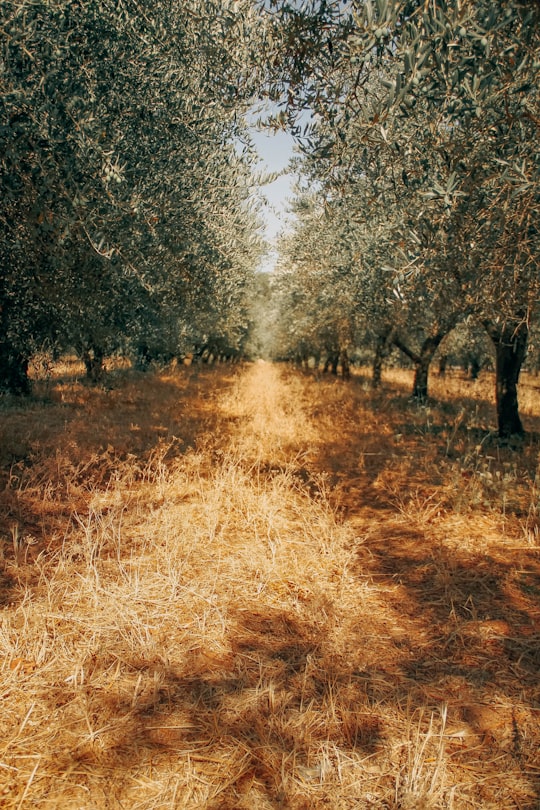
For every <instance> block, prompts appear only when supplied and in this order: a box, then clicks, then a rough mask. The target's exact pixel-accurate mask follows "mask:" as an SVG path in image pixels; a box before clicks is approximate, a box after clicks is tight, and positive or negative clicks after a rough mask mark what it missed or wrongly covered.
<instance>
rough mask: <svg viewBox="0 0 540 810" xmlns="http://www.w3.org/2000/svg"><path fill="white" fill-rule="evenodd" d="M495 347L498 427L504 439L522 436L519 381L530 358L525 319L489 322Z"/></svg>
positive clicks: (527, 329) (487, 326) (487, 325)
mask: <svg viewBox="0 0 540 810" xmlns="http://www.w3.org/2000/svg"><path fill="white" fill-rule="evenodd" d="M485 326H486V329H487V332H488V335H489V336H490V338H491V340H492V341H493V345H494V346H495V358H496V360H495V399H496V403H497V426H498V431H499V436H500V437H501V438H502V439H505V438H509V437H510V436H523V434H524V432H525V431H524V429H523V424H522V422H521V419H520V416H519V404H518V381H519V375H520V372H521V366H522V365H523V361H524V360H525V357H526V355H527V341H528V338H529V328H528V325H527V322H526V320H525V319H523V320H522V321H520V322H519V323H518V324H517V326H516V324H515V323H510V324H508V323H501V324H499V323H486V324H485Z"/></svg>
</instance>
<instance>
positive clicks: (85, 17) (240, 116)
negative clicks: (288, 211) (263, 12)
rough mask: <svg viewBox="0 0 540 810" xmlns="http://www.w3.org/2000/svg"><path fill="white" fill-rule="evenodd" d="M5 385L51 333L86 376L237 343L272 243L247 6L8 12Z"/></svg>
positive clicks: (14, 382)
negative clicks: (122, 361) (253, 135)
mask: <svg viewBox="0 0 540 810" xmlns="http://www.w3.org/2000/svg"><path fill="white" fill-rule="evenodd" d="M0 21H1V31H2V37H1V46H0V47H1V52H0V88H1V100H0V105H1V106H0V173H1V193H0V387H1V388H3V389H4V390H6V389H7V390H9V391H12V392H16V393H24V392H26V391H27V390H28V380H27V374H26V371H27V365H28V359H29V357H30V356H31V354H32V353H33V352H34V351H35V350H36V349H37V348H40V347H41V346H42V345H43V344H45V343H46V344H48V345H51V346H54V347H56V348H57V349H59V350H61V349H64V348H67V347H70V348H74V349H76V350H77V351H78V352H79V354H80V355H81V357H84V358H85V360H86V362H87V367H88V370H89V373H91V374H93V375H97V374H99V370H100V366H101V362H102V359H103V357H104V355H106V354H107V353H109V352H111V351H113V350H115V349H118V348H123V349H125V350H126V349H127V350H130V351H132V352H135V353H137V352H138V353H139V354H140V356H141V357H142V358H148V357H149V356H153V355H155V354H156V353H158V352H182V351H189V350H193V348H194V347H195V348H196V347H201V346H202V345H203V344H205V343H208V342H209V341H210V342H215V343H219V344H220V345H226V346H228V347H230V349H231V350H235V349H236V350H238V349H239V348H240V347H241V344H242V341H243V340H244V339H245V336H246V333H247V329H248V325H249V298H250V296H251V289H252V285H253V278H254V271H255V268H256V266H257V264H258V262H259V259H260V255H261V251H262V249H263V244H262V240H261V236H260V221H259V215H258V212H257V206H256V203H254V194H253V192H254V186H255V179H254V175H253V171H252V155H251V152H250V149H249V139H248V138H247V135H246V127H245V124H244V115H245V113H246V112H247V111H248V110H249V108H250V106H251V104H252V100H253V97H254V95H255V94H256V93H257V92H258V82H259V80H260V76H259V73H258V71H257V69H256V61H257V59H258V58H259V48H258V45H257V42H258V39H259V27H260V14H259V12H258V11H257V10H256V8H255V7H254V6H253V3H252V2H251V0H220V2H216V1H215V0H185V2H182V3H178V2H171V0H156V1H155V2H152V3H151V4H143V5H141V4H140V3H138V2H136V0H124V1H123V2H119V1H118V0H102V1H101V0H100V2H97V0H90V2H87V0H32V2H29V0H12V2H7V3H2V4H1V7H0Z"/></svg>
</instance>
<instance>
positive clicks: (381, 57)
mask: <svg viewBox="0 0 540 810" xmlns="http://www.w3.org/2000/svg"><path fill="white" fill-rule="evenodd" d="M271 7H272V11H271V17H272V19H273V23H274V31H275V36H276V37H277V36H278V32H281V36H282V40H281V53H282V58H281V61H280V64H279V68H280V71H281V74H280V73H279V72H276V73H275V74H274V84H273V93H274V97H275V98H276V99H279V98H281V101H282V106H283V115H282V120H285V119H287V118H288V119H289V120H291V121H292V123H293V125H294V124H295V122H296V124H297V131H298V135H299V137H300V138H301V139H303V144H304V152H305V159H304V163H303V170H304V172H305V173H306V176H307V177H308V185H309V189H310V194H313V190H314V189H315V192H314V193H315V195H316V198H317V199H318V206H319V209H320V210H321V212H322V211H324V212H325V213H324V214H322V213H321V217H322V218H324V219H325V220H326V223H327V224H326V225H321V223H320V222H318V223H317V224H315V223H314V221H313V217H312V214H311V211H312V208H313V205H312V204H311V205H310V206H308V207H305V208H304V212H305V213H304V214H303V213H302V211H301V210H299V218H298V224H297V226H296V229H295V232H294V234H293V236H292V237H288V238H287V240H286V241H285V243H284V253H283V266H284V267H285V268H286V270H285V277H286V284H287V285H288V286H289V287H290V288H291V292H289V298H294V296H295V293H294V290H295V289H299V290H302V291H303V292H302V294H303V295H304V297H309V299H310V302H311V304H310V307H309V309H310V311H311V312H312V316H313V317H312V321H311V325H308V324H304V327H303V330H304V333H309V331H310V329H311V330H312V331H313V330H314V331H315V332H316V333H317V338H316V339H317V340H318V342H319V343H324V341H325V339H326V338H325V335H324V334H323V333H320V334H319V332H318V325H320V324H324V327H323V332H324V333H325V331H326V327H327V323H328V321H329V320H331V321H335V320H336V319H338V320H339V319H340V317H341V319H343V318H345V319H347V320H348V321H351V319H352V320H354V321H355V322H356V324H357V326H356V328H357V330H359V331H357V333H356V334H357V339H360V338H362V339H364V338H365V336H366V334H367V335H369V334H371V335H372V339H373V341H374V343H375V342H376V343H377V346H378V349H379V351H378V352H377V357H376V365H377V363H379V364H380V360H381V356H384V353H385V352H388V349H389V347H390V346H391V345H392V344H394V345H397V346H399V347H400V348H401V349H402V350H403V351H404V352H405V353H406V354H407V356H408V357H409V358H410V359H412V360H413V362H414V364H415V366H416V369H417V377H416V381H415V391H414V393H415V394H416V395H417V396H420V397H425V396H426V394H427V371H428V367H429V363H430V361H431V358H432V357H433V355H434V353H435V351H436V349H437V347H438V346H439V344H440V343H441V341H442V340H443V338H444V336H445V335H446V334H447V333H448V332H449V331H451V330H452V328H453V327H454V326H455V325H456V324H457V323H458V322H459V321H461V320H464V319H470V318H474V319H476V321H477V322H478V323H480V324H482V325H483V326H484V327H485V328H486V329H487V331H488V333H489V335H490V337H491V339H492V341H493V343H494V347H495V351H496V355H497V403H498V415H499V430H500V432H501V434H511V433H520V432H521V431H522V426H521V422H520V419H519V415H518V408H517V389H516V386H517V380H518V376H519V370H520V367H521V364H522V362H523V359H524V357H525V353H526V346H527V335H528V329H529V324H530V320H531V318H532V316H533V313H534V311H535V307H536V306H537V303H538V294H539V272H538V244H539V240H538V233H539V229H540V222H539V213H540V197H539V192H538V189H539V175H540V159H539V154H540V153H539V150H538V125H539V121H540V103H539V93H540V90H539V88H540V85H539V82H538V75H539V68H540V26H539V22H540V19H539V15H540V7H539V6H538V4H536V3H531V2H519V0H515V1H514V2H511V3H507V2H504V3H503V2H495V3H492V2H489V3H488V2H472V0H469V1H468V2H457V1H456V2H430V3H424V2H399V0H377V2H371V0H363V2H359V0H354V2H349V3H342V2H337V0H336V2H331V1H330V2H324V3H304V4H302V7H301V8H300V7H299V6H298V7H295V6H292V5H291V4H289V3H282V2H279V1H278V0H276V1H275V2H272V3H271ZM300 36H301V39H302V46H301V47H300V48H299V47H298V39H299V37H300ZM295 43H296V44H295ZM283 75H285V76H286V79H287V81H286V83H283ZM307 110H309V111H310V116H311V118H310V123H309V124H308V126H305V127H304V129H303V130H301V129H300V127H299V123H300V122H301V121H302V116H303V119H304V120H305V114H306V111H307ZM331 223H334V224H333V225H332V224H331ZM336 223H339V224H336ZM306 231H309V232H310V234H311V239H312V240H316V242H317V251H316V252H315V253H311V254H310V253H309V251H308V250H306V249H305V245H306ZM345 257H346V258H345ZM306 273H307V274H308V275H309V277H310V281H309V283H308V286H307V291H306ZM336 273H337V274H338V276H339V278H340V283H341V284H345V286H346V287H347V289H348V290H349V292H350V295H349V301H350V306H349V310H347V308H346V307H347V304H345V310H344V304H343V301H344V296H343V294H340V295H337V296H336V297H335V299H333V298H332V294H331V290H332V289H333V288H335V285H336V279H335V276H336ZM321 276H324V277H326V278H327V279H328V295H327V296H326V298H327V300H326V301H325V300H324V296H323V297H321V294H320V285H319V283H318V281H316V280H315V279H320V278H321ZM280 283H281V284H282V285H283V280H282V281H281V282H280ZM359 291H360V297H359V298H358V292H359ZM331 300H334V306H332V305H330V306H328V303H329V301H331ZM340 312H341V316H340V314H339V313H340ZM284 319H285V320H287V315H286V313H284ZM358 321H360V323H358ZM295 337H296V336H294V335H293V338H295ZM313 337H314V335H313V334H312V335H311V338H310V339H311V340H313ZM340 339H341V340H343V337H341V338H340ZM290 348H291V350H292V351H295V350H296V349H297V346H296V345H294V340H293V341H292V343H291V347H290ZM379 369H380V365H379ZM376 376H377V371H376Z"/></svg>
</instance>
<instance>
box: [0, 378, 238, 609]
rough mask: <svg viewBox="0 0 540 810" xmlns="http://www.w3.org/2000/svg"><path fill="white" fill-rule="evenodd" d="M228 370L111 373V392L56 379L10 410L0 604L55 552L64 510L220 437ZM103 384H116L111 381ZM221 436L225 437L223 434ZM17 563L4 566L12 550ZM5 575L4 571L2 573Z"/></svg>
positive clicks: (2, 482)
mask: <svg viewBox="0 0 540 810" xmlns="http://www.w3.org/2000/svg"><path fill="white" fill-rule="evenodd" d="M236 373H237V372H236V369H232V368H220V369H219V370H218V369H212V368H207V367H204V368H199V367H194V368H190V369H184V368H180V369H178V370H177V371H175V372H170V373H163V374H161V375H154V374H152V375H150V374H143V373H136V372H129V373H126V372H123V371H122V372H118V375H119V379H120V378H121V380H120V381H121V385H120V384H119V385H118V387H114V388H103V387H99V386H98V387H87V386H85V385H81V384H80V383H79V382H77V381H75V382H72V381H70V380H67V382H66V381H65V380H59V381H58V382H57V383H56V385H55V386H54V387H53V388H52V390H51V400H50V401H47V402H43V401H37V400H32V399H30V400H28V401H24V402H15V403H14V404H13V405H12V406H11V407H9V408H6V409H5V410H4V411H3V412H2V421H1V425H0V544H2V546H3V549H2V551H3V562H2V563H0V565H1V566H3V567H4V573H3V574H2V577H3V580H2V584H0V604H2V603H3V604H6V603H8V602H10V601H12V599H13V596H14V593H13V588H12V586H13V583H14V582H15V579H16V578H19V579H20V581H21V582H24V583H25V584H29V583H30V581H31V577H32V574H31V569H32V567H33V562H34V561H35V559H36V557H37V556H38V555H39V554H40V553H41V552H42V551H43V550H44V549H47V550H51V549H53V550H54V548H55V543H56V541H55V539H54V538H62V537H64V536H65V534H66V531H67V530H68V528H69V526H70V521H71V519H72V516H73V514H74V512H76V513H77V514H78V515H80V516H81V515H85V514H86V513H87V512H88V508H89V502H90V500H91V498H92V497H93V496H94V495H95V494H96V493H98V492H100V491H105V490H107V488H108V487H109V486H110V485H111V482H114V481H115V480H119V481H122V480H123V479H126V480H127V479H129V480H130V481H132V482H136V481H139V480H144V479H145V478H146V479H148V477H149V475H150V476H152V475H154V476H155V475H157V474H158V472H159V470H160V469H161V470H166V469H167V467H168V466H169V465H170V464H171V463H172V462H174V459H175V458H176V457H178V456H181V455H183V454H184V453H185V452H187V451H188V450H189V449H190V448H193V447H195V446H196V445H197V442H198V440H199V439H200V437H201V436H203V435H204V436H208V435H212V434H215V433H216V431H217V426H218V424H219V426H220V430H221V432H222V433H223V428H224V426H225V428H226V420H225V419H224V417H223V416H222V415H221V414H219V409H218V408H216V406H215V401H216V398H218V397H219V396H220V395H221V394H222V393H223V392H224V391H225V390H227V389H228V387H229V386H230V385H231V384H232V382H233V380H234V377H235V374H236ZM112 379H116V378H115V377H114V376H113V377H112ZM225 432H226V431H225ZM14 530H16V534H17V537H18V539H19V542H20V552H21V556H22V558H24V563H25V564H24V565H23V566H20V565H19V564H18V562H19V561H17V566H16V571H15V575H14V576H13V577H12V576H11V575H10V571H11V569H10V566H12V564H13V563H14V561H15V559H14V558H15V556H16V555H17V549H14V548H13V544H12V542H11V536H12V534H13V531H14ZM11 573H13V572H11Z"/></svg>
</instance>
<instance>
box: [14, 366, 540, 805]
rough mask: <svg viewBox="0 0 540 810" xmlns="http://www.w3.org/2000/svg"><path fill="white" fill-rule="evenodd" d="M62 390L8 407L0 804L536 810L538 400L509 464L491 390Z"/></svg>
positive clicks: (283, 384) (210, 379)
mask: <svg viewBox="0 0 540 810" xmlns="http://www.w3.org/2000/svg"><path fill="white" fill-rule="evenodd" d="M46 371H47V374H46V375H42V377H44V376H46V379H43V380H42V381H41V382H40V383H39V385H38V393H39V386H42V387H46V389H47V392H48V398H41V399H40V398H39V397H37V398H36V399H34V400H33V401H32V402H30V403H27V404H25V405H15V404H13V403H11V404H9V405H6V406H5V407H4V408H3V410H2V412H1V425H2V428H1V444H0V469H1V474H2V476H3V488H2V492H1V493H0V533H1V537H2V546H3V562H2V563H1V566H2V567H1V568H0V576H1V583H0V584H1V590H0V599H1V602H2V612H1V614H0V651H1V655H2V658H1V660H0V694H1V695H2V713H1V715H0V807H5V808H9V810H14V808H26V807H34V806H38V807H40V808H43V809H44V810H48V809H49V808H51V809H52V808H59V807H61V808H67V809H68V810H69V809H70V808H72V809H73V810H75V808H77V810H81V808H88V810H90V808H92V809H94V808H96V810H101V809H102V808H103V809H104V808H119V809H121V808H122V809H123V810H126V808H129V810H135V808H137V810H139V809H140V808H145V809H146V808H148V810H150V809H151V810H154V808H187V809H188V810H191V809H192V808H210V809H211V810H212V809H214V808H215V810H218V808H220V809H221V808H223V810H227V808H229V809H230V810H233V808H238V809H240V808H250V809H252V810H266V808H291V810H308V808H319V807H320V808H331V809H332V810H342V809H345V808H351V810H352V808H355V809H356V808H360V810H363V808H404V809H405V808H410V809H411V810H412V809H414V810H420V809H421V808H422V809H424V808H455V809H456V810H460V808H471V809H472V808H501V807H504V808H520V810H524V808H530V810H532V808H536V807H538V806H539V803H540V759H539V757H538V750H539V747H540V746H539V743H540V715H539V712H540V688H539V685H538V672H539V665H540V657H539V651H538V642H539V639H540V626H539V620H540V563H539V547H540V543H539V536H538V534H539V529H538V527H539V525H540V493H539V470H538V462H539V457H538V451H539V442H538V435H539V432H540V403H539V398H538V397H537V396H535V394H534V390H535V386H536V385H537V381H536V380H534V379H533V378H531V379H529V380H527V379H526V380H525V383H524V386H523V391H522V401H523V403H524V406H523V408H522V411H523V414H524V418H525V423H526V427H527V429H528V431H529V433H528V437H527V439H526V440H525V442H524V443H523V446H522V447H520V448H519V449H516V448H513V447H508V446H507V447H502V446H499V444H498V443H497V441H496V440H495V438H494V436H493V435H492V433H490V430H491V429H492V428H493V424H492V423H493V416H494V414H493V405H492V402H491V398H492V397H491V390H489V389H488V387H487V386H488V384H492V380H491V379H489V378H488V377H485V378H484V379H482V380H480V381H479V382H478V383H477V384H472V383H468V382H466V381H464V380H462V379H461V378H460V377H459V376H458V375H454V376H450V377H449V378H448V379H446V380H445V381H438V380H435V381H434V384H433V386H432V391H433V393H434V395H435V396H436V397H437V398H438V402H432V403H430V404H429V405H428V406H425V407H417V406H414V405H412V404H411V403H410V402H409V401H408V399H407V395H408V391H409V390H410V374H409V375H408V376H407V374H408V373H406V372H399V374H398V373H397V372H392V373H388V374H387V377H386V382H385V386H384V390H383V391H382V392H380V393H377V394H373V393H372V392H370V391H369V390H367V387H366V385H365V384H364V380H363V377H362V375H361V374H359V375H357V376H355V378H354V379H353V380H352V381H351V383H350V384H343V383H342V382H341V381H335V380H333V379H330V378H328V379H327V378H323V379H322V380H316V379H315V378H314V377H312V376H300V375H296V374H293V373H292V372H290V371H289V370H287V369H285V368H280V367H277V366H273V365H269V364H263V363H259V364H254V365H251V366H245V367H242V368H237V369H231V368H228V367H227V368H225V367H221V368H216V369H208V368H204V369H200V368H197V367H191V368H180V369H171V370H168V371H164V372H163V373H160V374H155V375H148V376H144V375H137V374H135V373H134V372H132V371H130V370H129V369H126V368H116V369H115V370H113V371H112V372H111V374H110V375H109V377H108V378H107V387H106V388H100V389H89V388H87V387H86V386H84V385H83V384H81V383H80V382H78V376H77V375H78V374H80V369H77V368H76V367H74V365H73V364H70V365H69V366H65V367H63V368H62V369H59V368H58V367H55V368H54V369H47V370H46ZM529 389H530V391H531V394H530V395H529V394H528V393H527V392H528V391H529ZM488 390H489V398H486V393H487V392H488ZM458 395H459V396H458Z"/></svg>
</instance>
